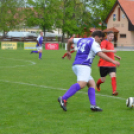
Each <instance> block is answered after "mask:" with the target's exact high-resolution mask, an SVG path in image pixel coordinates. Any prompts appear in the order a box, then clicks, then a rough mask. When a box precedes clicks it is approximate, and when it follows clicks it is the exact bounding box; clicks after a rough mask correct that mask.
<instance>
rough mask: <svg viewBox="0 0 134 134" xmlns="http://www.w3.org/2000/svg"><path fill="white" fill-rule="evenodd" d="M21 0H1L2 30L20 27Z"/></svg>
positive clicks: (0, 23) (0, 28)
mask: <svg viewBox="0 0 134 134" xmlns="http://www.w3.org/2000/svg"><path fill="white" fill-rule="evenodd" d="M23 4H24V3H23V2H22V1H21V0H0V12H1V13H0V31H3V33H4V36H5V32H8V31H10V30H12V29H14V28H16V27H18V26H19V25H18V24H19V23H20V22H21V14H22V12H21V9H20V8H18V7H21V6H23Z"/></svg>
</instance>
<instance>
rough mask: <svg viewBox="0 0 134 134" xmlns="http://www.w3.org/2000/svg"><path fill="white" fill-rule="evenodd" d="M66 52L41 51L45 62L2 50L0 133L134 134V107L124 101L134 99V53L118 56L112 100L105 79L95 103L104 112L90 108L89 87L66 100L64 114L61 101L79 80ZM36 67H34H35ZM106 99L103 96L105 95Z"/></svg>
mask: <svg viewBox="0 0 134 134" xmlns="http://www.w3.org/2000/svg"><path fill="white" fill-rule="evenodd" d="M64 52H65V51H64V50H58V51H53V50H51V51H46V50H45V51H43V59H42V60H38V54H30V51H28V50H25V51H24V50H0V134H61V133H62V134H133V133H134V116H133V115H134V109H129V108H127V107H126V104H125V102H126V99H127V98H128V97H130V96H134V91H133V90H134V75H133V74H134V73H133V72H134V67H133V66H134V62H133V57H134V52H118V53H117V54H118V55H119V56H121V57H122V60H121V66H120V67H119V68H117V90H118V92H119V96H118V97H112V95H111V93H112V89H111V81H110V77H109V76H107V79H106V82H105V83H104V84H102V86H101V88H102V90H101V92H100V93H98V92H96V94H97V95H96V100H97V105H98V106H100V107H101V108H102V109H103V112H100V113H99V112H98V113H94V112H92V111H91V110H90V104H89V100H88V96H87V88H84V89H82V91H81V92H78V93H76V94H75V95H74V96H73V97H71V98H70V99H69V100H68V107H67V108H68V111H67V112H64V111H63V110H62V109H61V108H60V106H59V104H58V102H57V98H58V97H59V96H61V95H63V94H64V93H65V90H60V89H68V88H69V87H70V86H71V85H72V84H74V83H76V76H75V75H74V74H73V71H72V69H71V65H72V62H73V60H74V57H75V54H72V56H73V57H72V59H71V60H70V61H69V60H67V59H64V60H62V59H61V57H62V55H63V54H64ZM98 59H99V58H98V57H96V58H95V59H94V63H93V65H92V76H93V77H94V79H95V81H97V79H98V78H99V70H98V67H97V62H98ZM34 63H36V64H34ZM103 95H105V96H103Z"/></svg>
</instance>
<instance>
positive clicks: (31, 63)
mask: <svg viewBox="0 0 134 134" xmlns="http://www.w3.org/2000/svg"><path fill="white" fill-rule="evenodd" d="M0 58H1V59H10V60H18V61H23V62H28V63H30V64H27V65H13V66H0V68H14V67H21V66H29V65H35V64H36V63H35V62H33V61H30V60H23V59H14V58H4V57H0Z"/></svg>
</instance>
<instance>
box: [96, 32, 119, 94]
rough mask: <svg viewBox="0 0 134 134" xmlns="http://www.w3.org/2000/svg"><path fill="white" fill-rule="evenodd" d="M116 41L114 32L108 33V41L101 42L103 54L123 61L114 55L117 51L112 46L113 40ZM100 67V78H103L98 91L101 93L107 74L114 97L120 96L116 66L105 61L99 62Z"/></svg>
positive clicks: (97, 85)
mask: <svg viewBox="0 0 134 134" xmlns="http://www.w3.org/2000/svg"><path fill="white" fill-rule="evenodd" d="M113 39H114V33H113V32H112V31H109V32H108V33H107V40H103V41H102V42H101V49H102V52H104V53H105V54H106V55H107V56H108V57H110V58H112V59H113V60H114V57H116V58H117V59H119V60H120V59H121V58H120V57H119V56H116V55H114V53H115V52H116V50H114V45H113V44H112V40H113ZM98 66H99V68H100V76H101V78H100V79H99V80H98V81H97V83H96V89H97V91H100V90H101V89H100V84H101V83H104V82H105V80H106V76H107V74H109V75H110V77H111V84H112V90H113V92H112V95H115V96H116V95H118V92H117V91H116V66H115V64H113V63H110V62H108V61H106V60H104V59H101V58H100V60H99V63H98Z"/></svg>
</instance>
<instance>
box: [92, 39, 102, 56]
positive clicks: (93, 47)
mask: <svg viewBox="0 0 134 134" xmlns="http://www.w3.org/2000/svg"><path fill="white" fill-rule="evenodd" d="M92 50H93V51H94V53H95V54H97V53H98V52H100V51H101V47H100V45H99V44H98V43H97V42H95V41H94V42H93V45H92Z"/></svg>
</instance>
